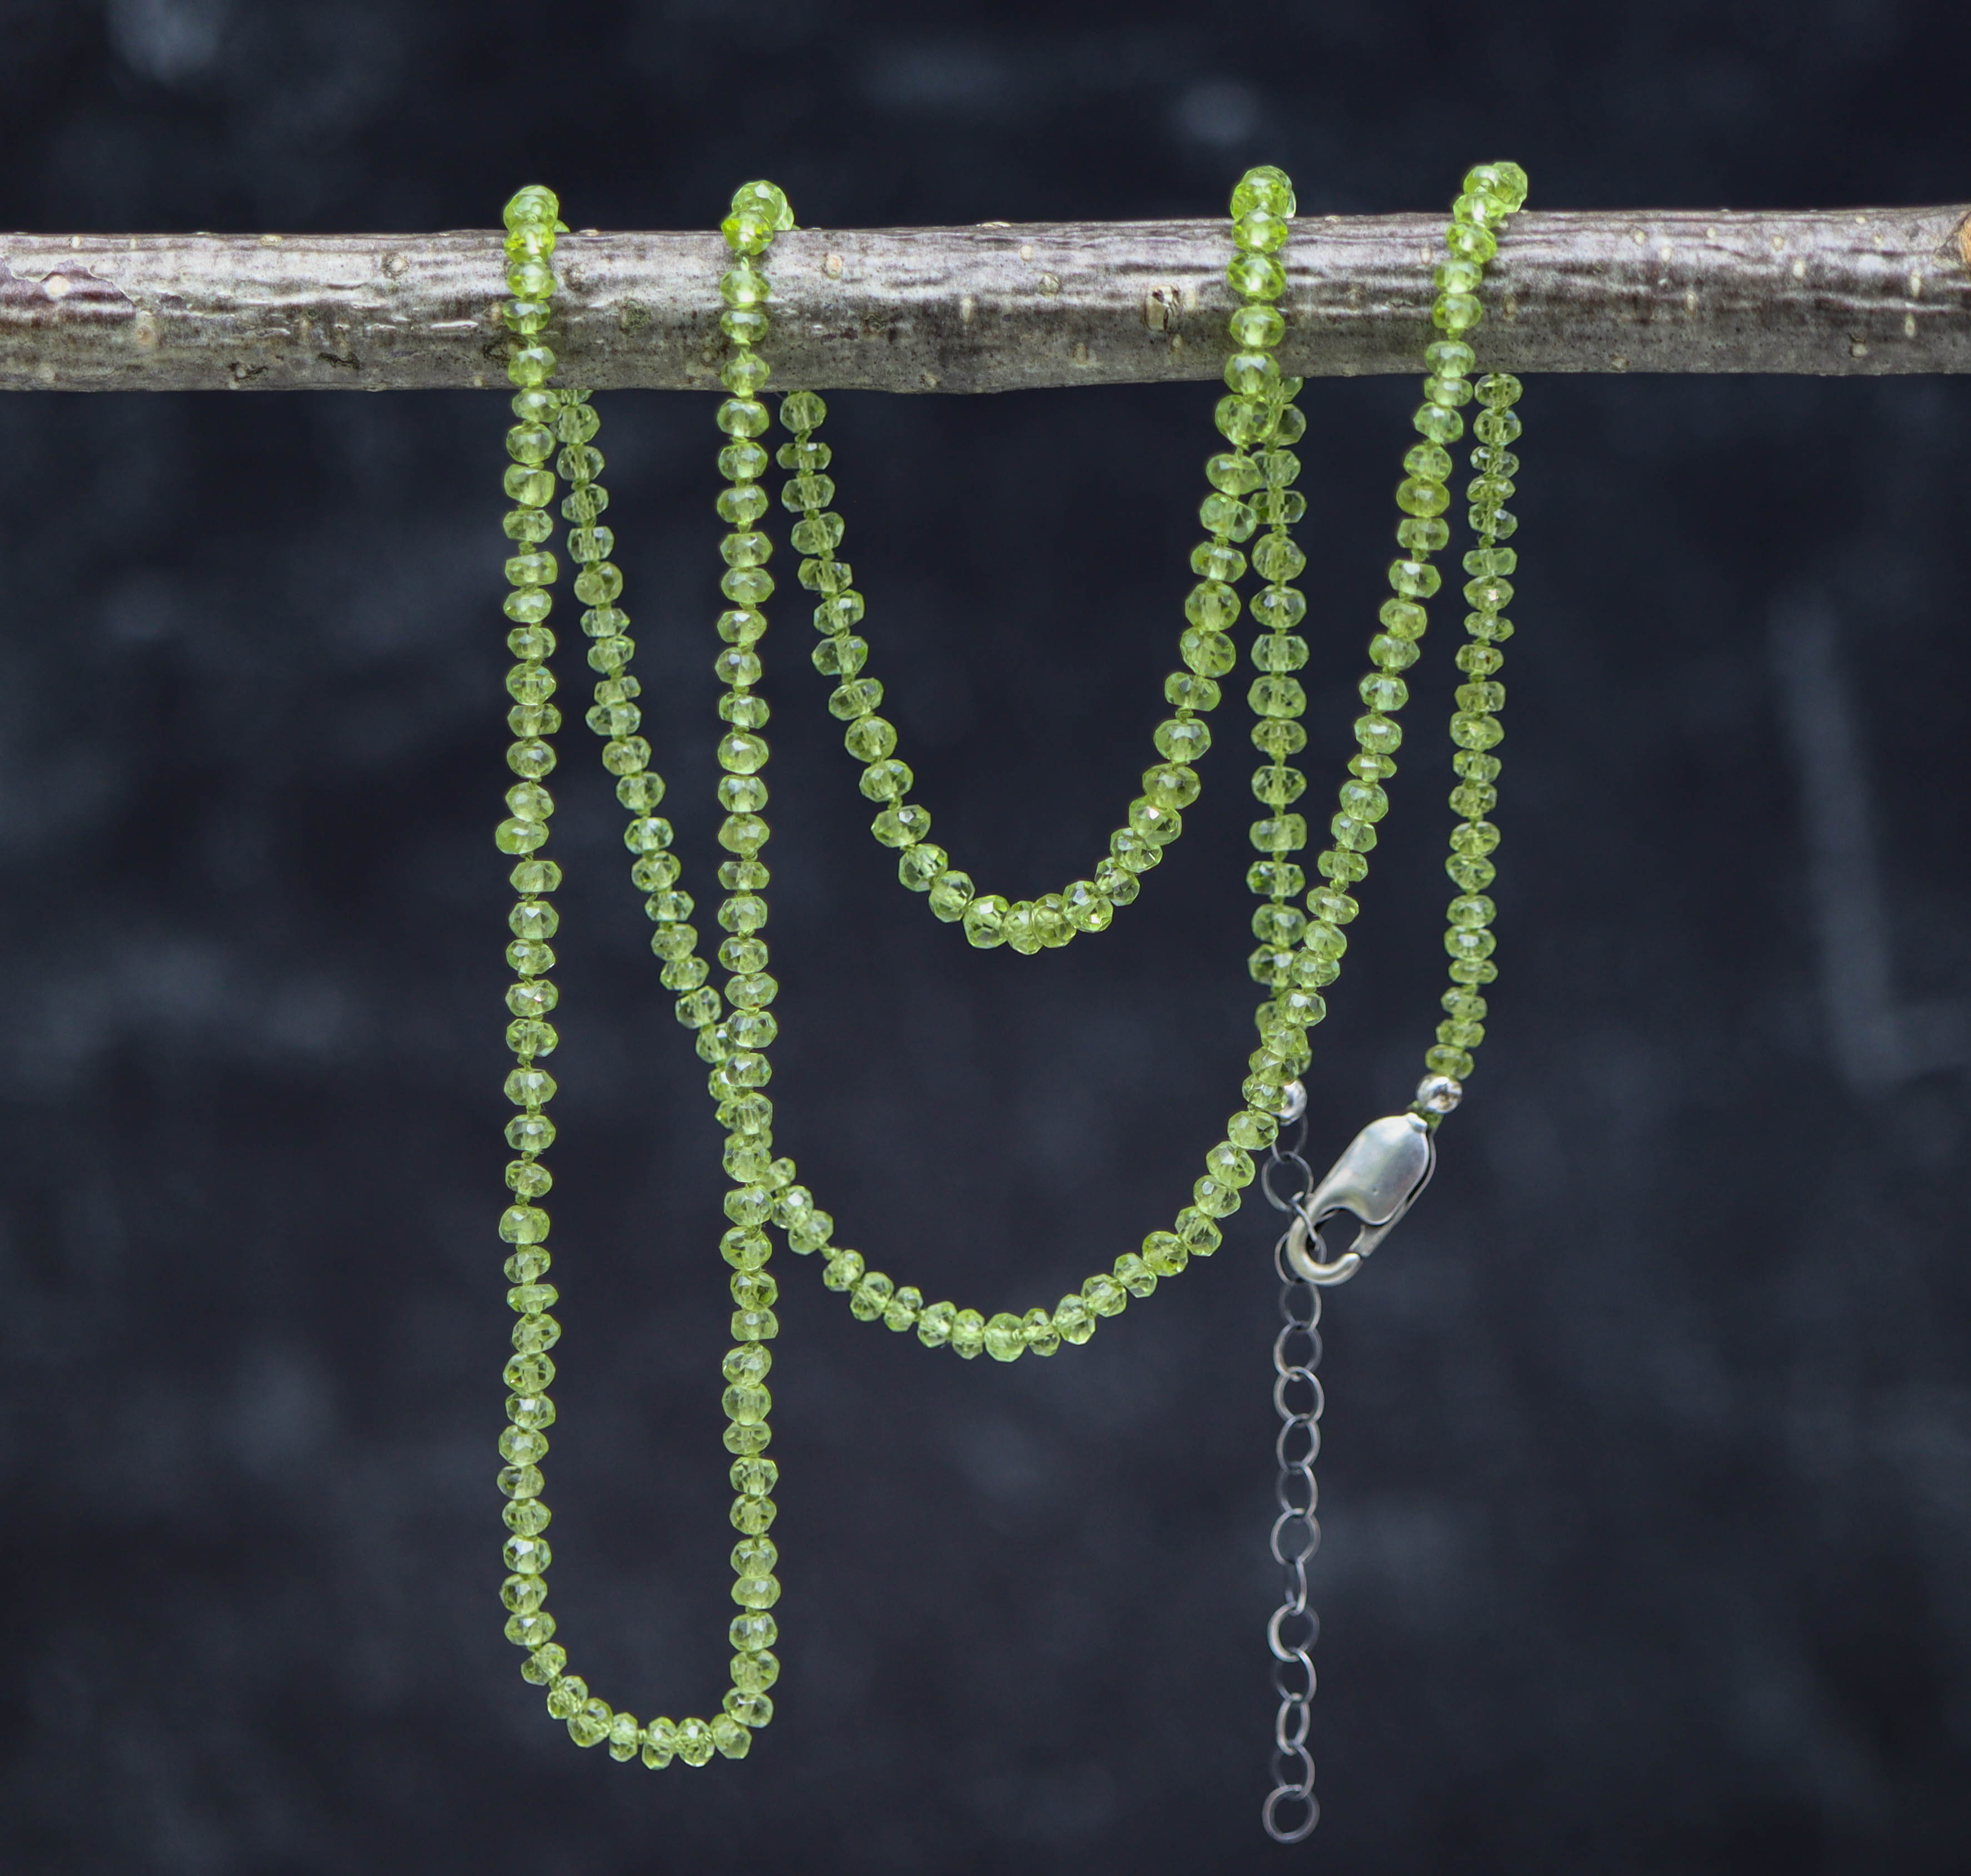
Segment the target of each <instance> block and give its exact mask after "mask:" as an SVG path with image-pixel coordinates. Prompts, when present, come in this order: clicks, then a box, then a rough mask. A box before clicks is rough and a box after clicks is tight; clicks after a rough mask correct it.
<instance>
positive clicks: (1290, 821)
mask: <svg viewBox="0 0 1971 1876" xmlns="http://www.w3.org/2000/svg"><path fill="white" fill-rule="evenodd" d="M1247 831H1248V834H1249V838H1250V839H1251V841H1252V843H1253V846H1254V847H1255V848H1257V850H1258V851H1259V852H1261V853H1293V852H1298V850H1299V849H1300V848H1302V847H1305V845H1307V821H1306V819H1305V816H1301V815H1298V814H1279V815H1273V816H1269V818H1268V819H1265V820H1262V821H1255V822H1253V823H1252V825H1251V826H1250V828H1249V829H1248V830H1247Z"/></svg>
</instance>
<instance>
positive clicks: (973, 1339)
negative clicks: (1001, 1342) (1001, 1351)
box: [951, 1309, 985, 1361]
mask: <svg viewBox="0 0 1971 1876" xmlns="http://www.w3.org/2000/svg"><path fill="white" fill-rule="evenodd" d="M951 1347H952V1352H953V1353H954V1354H956V1355H959V1356H961V1357H963V1359H964V1360H966V1361H969V1360H972V1357H974V1356H975V1355H976V1354H978V1353H979V1351H980V1350H982V1349H983V1348H984V1347H985V1317H983V1316H982V1315H980V1314H979V1312H978V1311H977V1310H976V1309H961V1310H960V1311H959V1312H958V1314H956V1316H954V1317H953V1318H952V1323H951Z"/></svg>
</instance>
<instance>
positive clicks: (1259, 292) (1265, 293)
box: [542, 254, 1287, 441]
mask: <svg viewBox="0 0 1971 1876" xmlns="http://www.w3.org/2000/svg"><path fill="white" fill-rule="evenodd" d="M1225 278H1226V281H1227V284H1228V285H1230V287H1231V288H1232V291H1233V292H1234V293H1236V294H1238V295H1240V297H1241V298H1244V299H1248V300H1276V299H1278V298H1279V297H1280V295H1282V293H1284V292H1285V291H1286V288H1287V276H1286V270H1285V269H1284V268H1283V267H1282V266H1281V265H1280V264H1279V262H1278V261H1276V260H1274V259H1271V258H1270V257H1269V256H1266V255H1263V254H1240V255H1239V256H1236V258H1235V259H1233V262H1232V263H1231V265H1230V266H1228V267H1227V269H1225ZM542 376H543V377H545V376H546V373H542ZM1237 440H1238V439H1237V438H1233V441H1237Z"/></svg>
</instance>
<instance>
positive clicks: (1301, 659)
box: [1253, 632, 1307, 672]
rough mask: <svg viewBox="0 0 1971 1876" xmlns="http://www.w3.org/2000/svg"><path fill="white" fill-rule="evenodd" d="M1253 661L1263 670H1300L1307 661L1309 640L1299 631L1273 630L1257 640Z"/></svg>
mask: <svg viewBox="0 0 1971 1876" xmlns="http://www.w3.org/2000/svg"><path fill="white" fill-rule="evenodd" d="M1305 663H1307V640H1305V639H1304V638H1302V637H1301V636H1300V635H1299V633H1297V632H1272V633H1268V634H1267V635H1266V637H1264V638H1261V639H1257V640H1254V642H1253V664H1254V666H1256V668H1257V669H1259V670H1262V671H1269V672H1285V671H1298V670H1299V669H1301V667H1302V666H1303V665H1305Z"/></svg>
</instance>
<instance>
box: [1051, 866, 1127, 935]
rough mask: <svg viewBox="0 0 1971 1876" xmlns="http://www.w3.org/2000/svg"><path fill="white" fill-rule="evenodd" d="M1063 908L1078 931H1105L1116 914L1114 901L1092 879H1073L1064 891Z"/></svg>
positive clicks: (1068, 919)
mask: <svg viewBox="0 0 1971 1876" xmlns="http://www.w3.org/2000/svg"><path fill="white" fill-rule="evenodd" d="M1060 897H1061V906H1062V910H1063V913H1064V916H1065V917H1066V918H1067V922H1068V923H1069V924H1070V925H1071V926H1072V927H1073V928H1074V929H1075V930H1077V931H1105V930H1107V929H1108V927H1109V923H1110V922H1111V921H1112V920H1113V919H1114V917H1115V916H1116V909H1115V905H1114V902H1113V901H1112V900H1110V899H1109V898H1108V897H1106V895H1105V894H1103V893H1102V892H1100V891H1098V890H1097V888H1096V886H1095V884H1094V882H1093V881H1091V880H1086V879H1077V880H1071V881H1069V883H1068V884H1067V886H1066V888H1064V889H1063V891H1062V893H1061V895H1060Z"/></svg>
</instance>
